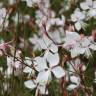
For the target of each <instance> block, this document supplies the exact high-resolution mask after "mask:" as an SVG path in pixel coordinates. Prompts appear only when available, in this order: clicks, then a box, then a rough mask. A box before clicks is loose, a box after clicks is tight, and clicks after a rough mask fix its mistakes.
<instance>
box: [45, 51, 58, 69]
mask: <svg viewBox="0 0 96 96" xmlns="http://www.w3.org/2000/svg"><path fill="white" fill-rule="evenodd" d="M46 59H47V62H48V63H49V66H50V67H51V68H52V67H54V66H56V65H58V63H59V54H58V53H55V54H52V53H51V52H49V53H48V55H47V57H46Z"/></svg>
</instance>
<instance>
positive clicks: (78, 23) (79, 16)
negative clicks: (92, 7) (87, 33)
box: [71, 8, 86, 31]
mask: <svg viewBox="0 0 96 96" xmlns="http://www.w3.org/2000/svg"><path fill="white" fill-rule="evenodd" d="M84 19H85V14H84V13H83V12H81V11H80V10H79V9H78V8H77V9H76V10H75V11H74V13H73V14H72V15H71V20H72V21H73V22H75V28H76V29H77V30H78V31H79V30H80V29H81V28H84V27H85V26H86V24H85V23H84V22H83V20H84Z"/></svg>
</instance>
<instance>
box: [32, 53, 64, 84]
mask: <svg viewBox="0 0 96 96" xmlns="http://www.w3.org/2000/svg"><path fill="white" fill-rule="evenodd" d="M58 63H59V55H58V53H55V54H52V53H48V54H47V56H45V57H36V58H35V59H34V65H35V68H36V70H37V71H39V74H38V76H37V81H38V82H43V83H46V84H47V83H48V82H50V80H51V78H52V74H51V73H53V74H54V76H55V77H56V78H61V77H63V76H64V75H65V72H64V70H63V68H62V67H60V66H59V65H58ZM41 65H42V66H41Z"/></svg>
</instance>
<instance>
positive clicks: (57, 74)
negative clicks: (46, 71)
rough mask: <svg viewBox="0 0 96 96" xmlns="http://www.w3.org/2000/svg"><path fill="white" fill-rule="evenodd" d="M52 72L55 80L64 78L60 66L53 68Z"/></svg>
mask: <svg viewBox="0 0 96 96" xmlns="http://www.w3.org/2000/svg"><path fill="white" fill-rule="evenodd" d="M52 72H53V74H54V75H55V77H56V78H61V77H64V76H65V72H64V70H63V68H61V67H60V66H57V67H54V68H53V69H52Z"/></svg>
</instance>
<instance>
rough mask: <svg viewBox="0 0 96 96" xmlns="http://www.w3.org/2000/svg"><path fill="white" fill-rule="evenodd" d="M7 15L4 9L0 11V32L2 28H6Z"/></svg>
mask: <svg viewBox="0 0 96 96" xmlns="http://www.w3.org/2000/svg"><path fill="white" fill-rule="evenodd" d="M8 17H9V15H8V13H7V10H6V9H5V8H1V9H0V31H2V29H3V28H6V27H8V23H9V21H8Z"/></svg>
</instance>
